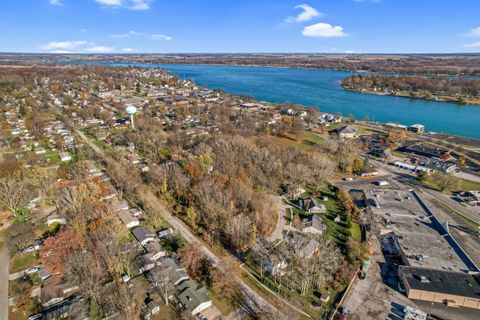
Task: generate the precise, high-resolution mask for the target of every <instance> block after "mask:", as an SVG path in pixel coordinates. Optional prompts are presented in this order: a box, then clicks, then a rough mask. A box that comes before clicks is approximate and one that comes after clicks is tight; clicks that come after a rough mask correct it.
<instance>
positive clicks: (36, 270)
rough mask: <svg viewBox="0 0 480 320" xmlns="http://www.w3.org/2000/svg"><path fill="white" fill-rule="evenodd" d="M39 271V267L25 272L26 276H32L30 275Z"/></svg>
mask: <svg viewBox="0 0 480 320" xmlns="http://www.w3.org/2000/svg"><path fill="white" fill-rule="evenodd" d="M39 270H40V267H31V268H30V269H28V270H27V271H26V272H27V274H32V273H35V272H38V271H39Z"/></svg>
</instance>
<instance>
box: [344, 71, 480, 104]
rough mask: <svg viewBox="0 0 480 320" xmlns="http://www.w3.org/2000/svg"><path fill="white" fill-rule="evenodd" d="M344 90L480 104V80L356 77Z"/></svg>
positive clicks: (346, 84) (347, 79) (348, 81)
mask: <svg viewBox="0 0 480 320" xmlns="http://www.w3.org/2000/svg"><path fill="white" fill-rule="evenodd" d="M342 86H343V88H345V89H347V90H352V91H360V92H365V93H370V94H378V95H395V96H402V97H409V98H416V99H426V100H436V101H447V102H455V103H461V104H480V79H465V78H448V77H413V76H412V77H410V76H386V75H353V76H350V77H348V78H345V79H344V80H343V81H342Z"/></svg>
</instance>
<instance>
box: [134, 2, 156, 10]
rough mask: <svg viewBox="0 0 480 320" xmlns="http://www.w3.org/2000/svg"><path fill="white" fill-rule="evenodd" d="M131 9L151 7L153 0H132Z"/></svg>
mask: <svg viewBox="0 0 480 320" xmlns="http://www.w3.org/2000/svg"><path fill="white" fill-rule="evenodd" d="M131 2H132V4H131V5H130V7H129V9H130V10H148V9H150V3H151V2H152V1H151V0H131Z"/></svg>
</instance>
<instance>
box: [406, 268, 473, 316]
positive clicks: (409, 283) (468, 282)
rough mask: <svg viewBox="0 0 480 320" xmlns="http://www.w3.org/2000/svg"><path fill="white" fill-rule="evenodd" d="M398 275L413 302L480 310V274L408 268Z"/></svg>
mask: <svg viewBox="0 0 480 320" xmlns="http://www.w3.org/2000/svg"><path fill="white" fill-rule="evenodd" d="M398 274H399V277H400V280H401V281H402V283H403V285H404V286H405V289H406V294H407V297H408V298H409V299H413V300H421V301H428V302H432V303H433V302H436V303H442V304H445V305H447V306H449V307H466V308H473V309H480V275H479V274H476V275H472V274H468V273H462V272H452V271H442V270H434V269H427V268H419V267H407V266H401V267H400V269H399V272H398Z"/></svg>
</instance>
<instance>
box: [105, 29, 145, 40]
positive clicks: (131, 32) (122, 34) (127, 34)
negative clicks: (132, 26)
mask: <svg viewBox="0 0 480 320" xmlns="http://www.w3.org/2000/svg"><path fill="white" fill-rule="evenodd" d="M136 35H140V33H138V32H135V31H133V30H130V31H128V32H127V33H120V34H112V35H111V36H110V37H112V38H128V37H130V36H136Z"/></svg>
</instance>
